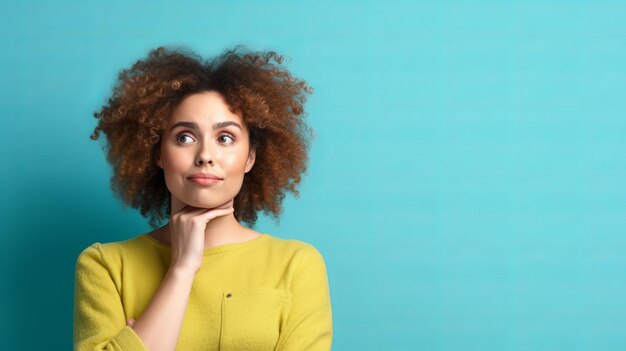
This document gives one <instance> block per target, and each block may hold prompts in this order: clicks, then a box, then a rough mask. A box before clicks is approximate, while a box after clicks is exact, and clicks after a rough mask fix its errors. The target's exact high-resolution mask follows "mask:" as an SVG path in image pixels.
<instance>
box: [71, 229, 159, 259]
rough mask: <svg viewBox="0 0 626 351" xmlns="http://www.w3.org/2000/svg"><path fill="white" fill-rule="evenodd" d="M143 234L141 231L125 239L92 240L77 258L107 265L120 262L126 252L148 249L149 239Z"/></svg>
mask: <svg viewBox="0 0 626 351" xmlns="http://www.w3.org/2000/svg"><path fill="white" fill-rule="evenodd" d="M145 236H146V235H145V233H141V234H139V235H137V236H135V237H132V238H129V239H126V240H120V241H108V242H100V241H97V242H94V243H92V244H91V245H89V246H87V247H85V248H84V249H83V250H82V251H81V252H80V254H79V255H78V259H77V260H78V261H81V260H96V261H101V262H103V263H105V262H106V263H107V264H108V265H115V264H121V260H122V257H123V256H125V255H128V253H138V251H146V250H147V249H150V245H149V243H148V241H149V239H147V238H145Z"/></svg>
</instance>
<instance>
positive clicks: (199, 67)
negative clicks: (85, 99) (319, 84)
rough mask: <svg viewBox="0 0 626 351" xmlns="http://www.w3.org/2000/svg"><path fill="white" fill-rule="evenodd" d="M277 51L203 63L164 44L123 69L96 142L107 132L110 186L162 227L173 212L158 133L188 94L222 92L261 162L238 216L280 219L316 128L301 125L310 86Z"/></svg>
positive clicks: (236, 51)
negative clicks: (159, 159) (157, 161)
mask: <svg viewBox="0 0 626 351" xmlns="http://www.w3.org/2000/svg"><path fill="white" fill-rule="evenodd" d="M282 61H283V57H282V56H279V55H278V54H276V52H273V51H269V52H268V51H262V52H252V51H250V50H248V49H246V48H245V47H243V46H242V45H238V46H236V47H234V48H233V49H230V50H225V51H224V52H223V53H222V54H221V55H219V56H217V57H215V58H214V59H213V60H204V59H202V58H201V57H200V56H198V55H197V54H196V53H194V52H193V51H191V50H189V49H186V48H181V47H179V48H172V47H163V46H162V47H159V48H156V49H153V50H151V51H150V52H149V54H148V57H147V58H145V59H143V60H138V61H137V62H135V63H134V64H133V65H132V67H130V68H129V69H123V70H121V71H120V73H119V75H118V80H117V82H116V84H115V86H114V87H113V92H112V96H111V97H110V98H109V99H108V103H107V104H105V105H104V106H103V107H102V108H101V109H100V111H98V112H95V113H94V114H93V115H94V117H96V118H99V123H98V125H97V126H96V127H95V129H94V131H93V134H92V135H91V139H93V140H97V139H98V137H99V134H100V132H103V133H104V134H105V135H106V139H107V142H108V146H107V145H105V146H104V147H103V149H104V150H105V153H106V156H107V160H108V162H109V163H110V164H111V166H112V168H113V176H112V177H111V188H112V189H113V191H114V193H116V194H117V196H118V197H119V198H120V199H121V200H122V202H123V203H124V204H126V205H128V206H131V207H132V208H137V209H139V211H140V213H141V215H142V216H144V217H147V218H148V219H149V223H150V225H151V226H152V227H157V226H158V225H159V224H160V223H161V222H162V221H163V220H164V219H165V218H168V217H169V214H170V211H171V203H170V196H171V195H170V193H169V190H168V189H167V186H166V184H165V178H164V174H163V169H161V168H160V167H158V166H157V165H156V164H155V162H154V161H155V156H156V153H157V152H158V150H159V148H160V143H161V136H162V133H163V131H164V129H165V128H166V127H167V123H168V119H169V117H170V116H171V114H172V112H173V111H174V109H175V108H176V106H177V105H178V104H179V103H180V102H181V101H182V100H183V99H184V98H185V97H187V96H188V95H190V94H194V93H199V92H203V91H216V92H219V93H220V94H221V95H222V96H223V97H224V98H225V100H226V102H227V104H228V105H229V107H230V110H231V111H232V112H233V113H238V114H240V115H241V116H242V117H243V120H244V121H245V123H246V125H247V127H248V128H249V131H250V133H249V135H250V146H251V147H255V148H256V162H255V165H254V167H252V170H251V171H250V172H248V173H246V174H245V176H244V181H243V184H242V187H241V190H240V192H239V194H238V195H237V196H236V197H235V206H234V207H235V212H234V215H235V218H236V219H237V220H238V221H244V222H246V223H248V224H249V225H251V226H253V225H254V224H255V222H256V220H257V211H260V210H263V211H264V213H266V214H270V215H272V216H273V217H274V218H275V219H276V220H278V216H279V215H280V213H281V212H282V207H281V203H282V200H283V199H284V197H285V192H286V191H290V192H292V193H293V194H294V195H295V196H296V197H299V195H300V194H299V192H298V190H297V189H296V186H297V185H298V184H299V183H300V180H301V175H302V174H304V173H305V172H306V170H307V159H308V156H307V154H308V149H309V146H310V141H311V138H313V137H314V132H313V131H312V129H311V128H310V127H309V126H307V125H306V123H305V122H304V118H305V113H304V108H303V105H304V103H305V101H306V94H311V93H312V92H313V89H312V88H311V87H309V86H308V85H307V83H306V82H305V81H303V80H299V79H295V78H293V77H292V75H291V74H290V73H289V72H288V71H287V70H286V69H284V68H283V67H282V66H281V63H282Z"/></svg>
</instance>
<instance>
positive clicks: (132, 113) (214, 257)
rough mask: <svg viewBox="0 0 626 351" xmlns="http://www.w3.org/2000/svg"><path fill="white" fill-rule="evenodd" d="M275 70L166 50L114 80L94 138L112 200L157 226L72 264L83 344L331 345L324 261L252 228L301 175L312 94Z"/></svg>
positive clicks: (78, 343)
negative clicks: (103, 144)
mask: <svg viewBox="0 0 626 351" xmlns="http://www.w3.org/2000/svg"><path fill="white" fill-rule="evenodd" d="M272 61H273V62H272ZM281 63H282V57H279V56H277V55H276V54H275V53H274V52H269V53H253V52H247V51H245V50H243V49H241V47H236V48H235V49H233V50H229V51H226V52H224V53H223V54H222V55H220V56H218V57H217V58H215V59H213V60H212V61H209V62H205V61H204V60H202V59H201V58H200V57H198V56H197V55H195V54H194V53H191V52H186V51H183V50H180V49H179V50H173V49H167V48H163V47H161V48H158V49H155V50H153V51H151V52H150V54H149V56H148V57H147V58H146V59H144V60H139V61H137V62H136V63H135V64H134V65H133V66H132V67H131V68H130V69H127V70H122V71H121V72H120V74H119V79H118V82H117V84H116V86H115V87H114V89H113V94H112V96H111V98H109V100H108V103H107V104H106V105H105V106H103V107H102V109H101V110H100V111H99V112H97V113H95V114H94V115H95V117H96V118H100V120H99V124H98V126H97V127H96V128H95V130H94V133H93V135H92V139H94V140H96V139H98V137H99V135H100V133H104V134H105V135H106V138H107V142H108V145H107V148H106V152H107V159H108V161H109V162H110V163H111V165H112V167H113V176H112V179H111V185H112V188H113V190H114V192H115V193H116V194H117V195H118V196H119V197H120V198H121V199H122V200H123V201H124V203H125V204H127V205H129V206H131V207H133V208H137V209H139V210H140V213H141V214H142V215H143V216H145V217H147V218H148V219H149V220H150V224H151V226H152V227H153V228H155V229H154V230H153V231H151V232H149V233H142V234H140V235H138V236H136V237H134V238H131V239H128V240H126V241H122V242H112V243H104V244H101V243H94V244H93V245H91V246H89V247H88V248H86V249H85V250H84V251H83V252H82V253H81V254H80V256H79V257H78V259H77V262H76V272H75V274H76V276H75V294H74V299H75V300H74V349H75V350H150V351H153V350H174V349H176V350H218V349H219V350H328V349H330V346H331V341H332V316H331V315H332V312H331V303H330V293H329V287H328V279H327V272H326V267H325V264H324V260H323V257H322V256H321V254H320V253H319V251H318V250H316V249H315V248H314V247H313V246H312V245H310V244H308V243H305V242H302V241H298V240H285V239H280V238H277V237H273V236H271V235H269V234H266V233H259V232H256V231H255V230H253V229H251V228H252V226H253V225H254V223H255V222H256V220H257V211H259V210H263V211H264V212H265V213H267V214H271V215H273V216H274V217H276V218H278V215H279V214H280V212H281V202H282V200H283V198H284V196H285V192H286V191H291V192H293V193H294V194H295V195H296V196H298V195H299V194H298V191H297V189H296V186H297V185H298V184H299V182H300V180H301V174H303V173H304V172H305V171H306V160H307V150H308V145H309V142H310V136H311V131H310V128H309V127H308V126H307V125H306V124H305V123H304V121H303V119H304V109H303V103H304V102H305V101H306V93H310V92H311V89H310V88H309V87H308V86H307V84H306V83H305V82H304V81H300V80H297V79H294V78H292V76H291V74H290V73H289V72H288V71H286V70H284V69H283V68H282V67H281V66H280V64H281ZM165 219H168V223H167V224H165V225H163V226H160V227H159V225H160V224H162V221H163V220H165ZM242 221H243V222H246V223H248V224H249V228H248V227H245V226H243V225H242V224H240V222H242Z"/></svg>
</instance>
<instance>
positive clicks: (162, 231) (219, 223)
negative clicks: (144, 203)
mask: <svg viewBox="0 0 626 351" xmlns="http://www.w3.org/2000/svg"><path fill="white" fill-rule="evenodd" d="M185 206H186V204H184V203H182V202H180V201H179V200H178V199H172V213H176V212H178V211H180V209H182V208H183V207H185ZM150 235H151V236H153V237H155V238H156V239H158V240H159V241H161V242H163V243H166V244H168V245H171V235H172V234H171V230H170V225H169V223H168V224H166V225H164V226H163V227H161V228H158V229H156V230H155V231H154V232H152V233H151V234H150ZM258 235H259V233H256V232H255V231H253V230H251V229H248V228H246V227H244V226H243V225H241V224H240V223H239V222H238V221H237V219H236V218H235V215H234V214H233V213H231V214H228V215H225V216H219V217H215V218H213V219H212V220H210V221H209V222H208V223H207V225H206V228H205V230H204V248H205V249H208V248H211V247H216V246H221V245H225V244H231V243H238V242H242V241H248V240H251V239H254V238H255V237H257V236H258Z"/></svg>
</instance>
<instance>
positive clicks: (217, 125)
mask: <svg viewBox="0 0 626 351" xmlns="http://www.w3.org/2000/svg"><path fill="white" fill-rule="evenodd" d="M227 126H235V127H237V128H239V129H241V130H243V129H242V128H241V126H240V125H239V123H237V122H235V121H223V122H218V123H215V124H214V125H213V130H217V129H220V128H225V127H227ZM176 127H187V128H190V129H196V130H197V129H200V128H198V124H197V123H195V122H178V123H175V124H174V125H173V126H172V127H171V128H170V130H172V129H174V128H176Z"/></svg>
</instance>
